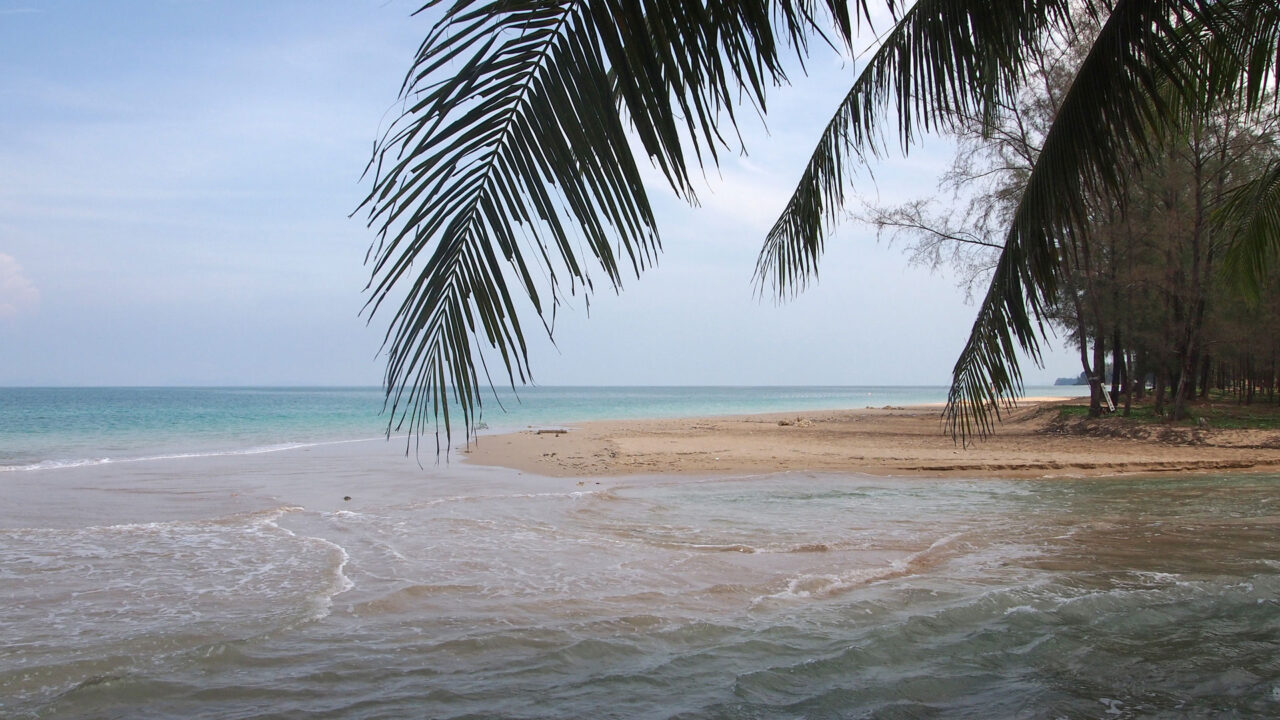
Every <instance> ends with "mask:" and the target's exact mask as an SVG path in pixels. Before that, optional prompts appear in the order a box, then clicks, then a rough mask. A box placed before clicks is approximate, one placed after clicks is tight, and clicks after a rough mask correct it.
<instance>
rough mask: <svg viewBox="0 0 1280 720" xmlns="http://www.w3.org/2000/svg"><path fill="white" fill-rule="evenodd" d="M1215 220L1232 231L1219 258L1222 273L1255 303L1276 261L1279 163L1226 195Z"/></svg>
mask: <svg viewBox="0 0 1280 720" xmlns="http://www.w3.org/2000/svg"><path fill="white" fill-rule="evenodd" d="M1217 220H1218V222H1219V223H1221V224H1222V225H1224V226H1225V227H1227V228H1229V229H1234V230H1235V232H1234V233H1233V234H1232V236H1231V240H1230V242H1229V244H1228V245H1227V249H1226V252H1225V253H1224V254H1223V257H1222V273H1223V275H1224V276H1225V277H1226V278H1227V279H1228V281H1229V282H1231V283H1232V284H1233V285H1234V286H1235V287H1238V288H1240V289H1242V290H1244V291H1245V293H1246V295H1247V296H1248V297H1250V298H1252V299H1253V300H1255V301H1256V300H1257V299H1258V297H1259V295H1260V294H1261V291H1262V287H1263V286H1264V284H1265V283H1266V279H1267V275H1268V274H1269V273H1270V272H1272V271H1273V270H1274V269H1275V267H1276V263H1277V261H1278V260H1280V160H1272V161H1271V162H1269V163H1268V164H1267V166H1266V167H1265V168H1264V169H1263V171H1262V172H1261V173H1259V174H1258V175H1257V177H1254V178H1251V179H1250V180H1248V181H1246V182H1243V183H1241V184H1240V185H1238V186H1236V187H1235V188H1232V189H1231V190H1230V191H1228V192H1227V194H1226V196H1225V197H1224V199H1223V202H1222V205H1221V206H1220V207H1219V209H1218V211H1217Z"/></svg>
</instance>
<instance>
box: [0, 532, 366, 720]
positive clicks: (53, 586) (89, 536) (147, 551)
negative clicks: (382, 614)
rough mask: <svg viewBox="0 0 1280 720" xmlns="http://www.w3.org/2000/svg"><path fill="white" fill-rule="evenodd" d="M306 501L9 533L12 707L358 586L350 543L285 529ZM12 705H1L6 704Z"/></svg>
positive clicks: (326, 602) (251, 627)
mask: <svg viewBox="0 0 1280 720" xmlns="http://www.w3.org/2000/svg"><path fill="white" fill-rule="evenodd" d="M298 510H300V508H294V507H280V508H276V509H274V510H269V511H263V512H255V513H247V514H241V515H234V516H229V517H224V518H218V519H215V520H208V521H197V522H165V523H145V524H130V525H111V526H102V527H88V528H79V529H16V530H0V568H3V573H4V577H3V578H2V579H3V581H4V586H5V595H6V607H5V612H4V613H2V614H0V636H3V637H6V638H21V640H20V641H18V642H14V643H12V644H10V645H9V647H8V648H7V652H6V653H5V654H4V655H3V656H0V685H3V686H4V687H5V688H6V692H5V699H3V700H0V703H4V704H9V705H13V704H21V703H26V702H28V701H39V700H41V699H48V698H49V697H51V696H56V695H58V694H61V693H66V692H71V691H79V690H81V689H84V688H88V687H92V686H95V685H99V684H102V683H112V682H116V681H117V679H118V677H119V676H123V675H128V674H129V673H130V672H132V671H133V670H134V669H135V668H137V667H145V666H155V665H163V664H165V663H168V662H171V661H173V659H174V658H175V657H176V656H180V655H183V654H184V653H193V652H194V653H202V652H203V653H208V652H213V649H214V648H216V647H218V646H219V644H221V643H225V642H227V641H233V640H237V639H244V638H249V637H254V636H259V635H262V634H264V633H268V632H272V631H275V630H278V629H281V628H284V627H288V626H290V625H293V624H296V623H299V622H305V621H309V620H316V619H319V618H322V617H324V616H325V615H327V614H328V613H329V611H330V607H331V603H332V597H333V596H334V595H336V594H338V593H341V592H344V591H345V590H347V589H349V588H350V587H351V584H350V580H349V579H348V578H347V576H346V575H345V573H344V568H345V566H346V564H347V563H348V561H349V557H348V556H347V553H346V551H345V550H344V549H343V548H342V547H341V546H339V545H336V544H334V543H333V542H331V541H328V540H324V539H321V538H314V537H305V536H299V535H296V534H294V533H293V532H291V531H289V530H287V529H285V528H282V527H281V526H280V525H279V524H278V521H279V519H280V518H281V517H283V516H284V515H286V514H288V513H291V512H297V511H298ZM3 706H4V705H2V704H0V707H3Z"/></svg>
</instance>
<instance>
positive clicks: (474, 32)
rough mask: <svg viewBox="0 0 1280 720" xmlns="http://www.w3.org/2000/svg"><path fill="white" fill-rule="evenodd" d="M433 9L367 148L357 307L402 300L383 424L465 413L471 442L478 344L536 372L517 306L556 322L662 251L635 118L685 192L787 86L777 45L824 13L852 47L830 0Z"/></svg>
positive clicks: (657, 0)
mask: <svg viewBox="0 0 1280 720" xmlns="http://www.w3.org/2000/svg"><path fill="white" fill-rule="evenodd" d="M859 7H861V6H859ZM427 11H430V12H437V11H438V12H442V13H443V17H442V19H440V20H439V21H438V22H437V23H436V24H435V26H434V27H433V28H432V30H431V31H430V32H429V33H428V35H427V37H426V39H425V40H424V41H423V43H422V45H421V46H420V47H419V50H418V53H417V57H416V59H415V62H414V65H413V67H412V68H411V70H410V72H409V73H408V75H407V76H406V79H405V82H404V85H403V87H402V91H401V94H402V97H403V99H404V101H405V104H406V109H405V111H404V113H403V114H402V115H401V117H400V118H399V119H398V120H397V121H396V122H395V123H394V124H393V125H392V126H391V128H390V129H389V130H388V131H387V132H386V134H385V135H384V136H383V138H382V139H381V141H380V142H379V143H378V145H377V146H376V148H375V152H374V156H373V159H372V160H371V162H370V166H369V170H368V172H370V173H372V175H373V188H372V190H371V192H370V193H369V195H368V196H367V197H366V198H365V200H364V201H363V203H362V205H361V208H363V209H366V210H367V211H368V222H369V225H370V226H371V227H374V228H376V230H377V233H378V236H377V240H376V241H375V243H374V244H373V246H372V247H371V248H370V251H369V256H368V262H369V263H370V265H371V267H372V272H371V280H370V284H369V288H368V289H369V291H370V297H369V299H368V302H367V304H366V311H367V312H368V313H369V315H370V316H371V317H372V315H374V314H376V313H377V312H379V310H380V309H381V308H382V307H383V305H384V303H392V304H394V305H395V310H394V315H393V316H392V319H391V323H390V326H389V328H388V330H387V334H386V337H385V340H384V347H385V348H386V349H387V354H388V362H387V370H386V375H385V378H384V383H385V388H386V404H387V408H388V410H389V413H390V420H389V423H388V433H390V432H391V431H392V430H393V429H408V430H410V431H411V433H412V435H413V436H414V437H417V436H419V435H420V434H421V432H422V431H423V430H425V429H427V426H428V424H429V423H432V422H434V424H435V428H436V440H437V452H438V451H439V450H440V432H439V431H440V429H441V427H442V426H443V430H444V435H445V442H446V446H447V444H448V443H449V442H451V426H452V425H453V424H455V422H456V420H458V419H460V420H461V422H462V424H463V426H464V428H465V429H466V433H467V438H468V440H469V439H470V433H471V429H472V427H473V426H474V424H475V422H476V419H477V417H478V413H479V411H480V409H481V405H482V403H481V398H480V385H481V373H483V375H484V376H485V380H486V381H488V382H489V383H490V384H492V378H491V377H490V376H489V370H488V365H487V361H486V353H488V352H490V351H493V352H495V353H496V355H497V357H499V358H500V359H501V362H502V369H503V370H505V373H506V375H507V380H508V381H509V382H510V383H511V384H512V385H514V384H515V383H516V382H517V381H519V382H526V381H527V380H528V379H529V377H530V374H529V366H528V350H527V343H526V340H525V331H524V327H523V325H522V323H521V320H520V316H521V310H520V308H521V307H522V306H523V304H524V303H525V302H527V303H528V304H529V305H531V306H532V309H533V312H535V313H536V314H538V315H539V316H540V317H542V318H543V324H544V327H545V328H546V331H547V332H548V333H550V325H548V324H547V322H546V317H547V315H548V314H554V312H555V310H556V308H557V306H558V305H559V304H560V303H561V301H562V298H563V293H565V292H569V293H577V292H579V291H581V292H582V293H584V294H589V293H591V292H592V291H593V289H594V284H593V281H592V274H591V267H592V266H593V265H594V266H598V268H599V269H600V270H601V271H603V273H604V275H605V277H606V278H607V280H608V283H609V286H610V287H612V288H613V289H615V290H616V289H618V288H619V287H620V286H621V283H622V278H623V274H624V272H631V273H633V274H639V273H640V272H641V271H642V270H643V269H644V268H646V267H647V266H649V265H651V264H652V263H653V262H654V260H655V257H656V254H657V252H658V251H659V249H660V246H661V244H660V239H659V237H658V234H657V228H656V223H655V220H654V217H653V213H652V210H651V208H650V205H649V201H648V198H647V195H646V192H645V188H644V186H643V184H642V182H641V179H640V174H639V171H638V168H637V163H636V159H635V157H634V156H633V154H632V151H631V146H630V144H629V140H630V138H631V135H630V134H629V133H628V130H630V131H631V133H634V137H635V138H636V139H637V140H638V142H639V144H640V145H641V147H642V148H643V149H644V152H645V153H646V154H648V155H649V157H650V159H651V161H652V162H653V163H654V164H655V165H656V166H657V167H659V168H660V169H661V171H662V172H663V173H664V175H665V176H666V178H667V180H668V182H669V183H670V184H671V186H672V187H673V188H675V190H676V191H677V192H678V193H681V194H683V195H684V196H686V197H689V198H692V197H693V190H692V186H691V183H690V181H689V166H690V164H691V163H690V160H689V158H688V157H687V156H686V150H688V149H690V148H691V149H692V151H693V154H694V159H695V160H696V162H698V163H700V164H701V163H703V162H707V161H709V162H715V160H716V158H717V152H718V148H720V147H725V146H727V145H728V143H727V142H726V141H725V139H724V138H723V137H722V136H721V131H722V129H724V128H726V127H727V128H730V129H733V128H735V127H736V124H737V120H736V117H735V116H734V109H735V107H736V106H737V104H738V103H739V102H741V101H743V100H744V99H745V101H746V102H748V103H749V104H754V105H756V106H757V107H759V108H760V109H761V110H763V108H764V103H765V93H766V89H767V88H768V87H769V86H770V85H774V84H777V83H780V82H783V81H784V80H785V74H784V72H783V54H784V51H785V50H786V49H787V48H788V47H790V48H792V49H793V50H794V51H795V52H796V53H797V54H800V55H803V54H804V53H805V52H807V45H806V43H807V42H808V38H810V37H811V36H814V35H815V34H816V35H821V29H820V28H822V27H823V26H824V24H827V23H828V22H829V25H827V26H834V28H835V34H836V40H838V41H841V42H845V43H847V42H848V41H849V38H850V37H851V36H852V28H851V25H850V23H851V18H850V15H849V11H848V5H847V4H846V3H843V2H840V1H839V0H748V1H733V0H716V1H713V2H689V1H688V0H652V1H651V2H647V3H643V4H641V3H632V2H627V1H626V0H458V1H457V2H451V3H446V2H445V1H444V0H432V1H431V2H428V3H427V4H426V5H424V6H423V8H422V9H421V10H420V12H427ZM823 37H826V36H825V35H823ZM565 284H567V286H568V287H567V290H566V288H565ZM393 298H394V300H393ZM477 367H479V368H480V371H478V370H477ZM451 412H452V413H454V415H451ZM459 413H460V418H459V417H458V416H457V415H458V414H459Z"/></svg>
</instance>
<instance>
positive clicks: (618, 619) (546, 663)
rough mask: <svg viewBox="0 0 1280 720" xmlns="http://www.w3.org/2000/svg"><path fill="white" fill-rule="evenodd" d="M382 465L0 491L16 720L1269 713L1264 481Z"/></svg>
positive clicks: (154, 466)
mask: <svg viewBox="0 0 1280 720" xmlns="http://www.w3.org/2000/svg"><path fill="white" fill-rule="evenodd" d="M399 449H400V448H396V447H387V446H386V445H383V444H381V443H376V442H375V443H351V444H338V445H330V446H317V447H313V448H308V449H298V450H290V451H286V452H278V453H264V454H259V455H242V456H231V457H207V458H188V459H171V460H157V461H147V462H136V463H119V464H104V465H98V466H92V467H80V468H62V469H57V468H52V469H42V470H33V471H30V472H11V473H6V474H5V476H3V477H0V485H2V488H3V496H4V498H5V500H4V503H3V504H2V505H0V638H3V642H2V645H0V716H2V717H6V718H7V717H17V718H24V717H40V718H116V717H118V718H168V717H208V718H214V717H217V718H228V717H230V718H267V717H281V718H286V717H303V716H307V717H313V716H315V717H331V718H398V717H441V718H443V717H529V718H532V717H563V718H572V717H617V718H630V717H655V718H657V717H662V718H665V717H682V718H775V717H776V718H795V717H808V718H826V717H972V718H986V717H1044V718H1057V717H1153V716H1154V717H1223V716H1228V717H1230V716H1235V717H1263V716H1274V715H1277V714H1280V532H1278V531H1280V479H1277V478H1276V477H1275V476H1261V475H1254V476H1250V475H1238V476H1232V477H1215V476H1210V475H1201V476H1182V477H1174V478H1143V479H1105V478H1102V479H1088V480H1052V481H1046V480H998V479H977V480H966V479H947V480H931V479H920V478H876V477H871V476H866V475H855V474H839V473H804V472H794V473H783V474H773V475H757V476H746V477H706V478H698V477H670V476H652V477H646V478H613V479H549V478H542V477H537V476H531V475H523V474H519V473H516V472H513V471H509V470H500V469H491V468H476V467H465V466H458V465H456V464H455V465H447V464H445V465H434V464H427V465H426V467H425V468H421V469H420V468H419V467H418V466H417V465H416V464H415V463H414V462H413V461H412V460H406V459H405V458H404V457H403V456H402V455H400V454H399V452H398V450H399ZM345 496H350V497H351V500H349V501H348V500H343V498H344V497H345Z"/></svg>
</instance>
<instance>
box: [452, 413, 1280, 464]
mask: <svg viewBox="0 0 1280 720" xmlns="http://www.w3.org/2000/svg"><path fill="white" fill-rule="evenodd" d="M1064 402H1070V401H1063V400H1058V399H1052V400H1050V399H1041V398H1030V399H1027V400H1024V401H1023V402H1022V403H1020V404H1019V406H1018V408H1017V409H1015V410H1014V411H1013V412H1012V413H1009V414H1007V415H1006V416H1005V420H1004V422H1002V423H1001V424H1000V425H999V426H998V427H997V430H996V433H995V434H994V435H993V436H991V437H988V438H985V439H980V440H978V441H977V442H975V443H972V444H970V445H969V446H968V447H963V446H961V445H960V444H957V443H956V442H954V441H953V440H952V438H951V437H950V436H949V435H947V434H946V433H944V431H943V427H942V420H941V410H942V408H941V406H940V405H933V406H912V407H887V408H880V409H871V408H868V409H864V410H843V411H817V412H800V413H795V412H792V413H769V414H762V415H742V416H730V417H708V418H693V419H690V418H680V419H661V420H619V421H601V422H584V423H576V424H572V425H566V426H556V427H531V428H528V429H526V430H523V431H520V432H517V433H512V434H506V435H491V436H483V437H481V438H479V440H478V441H476V442H474V443H473V444H472V446H471V447H470V448H469V449H468V451H467V455H468V459H469V461H470V462H471V463H475V464H480V465H491V466H499V467H507V468H513V469H516V470H520V471H524V472H529V473H535V474H538V475H543V476H550V477H592V476H596V477H602V476H603V477H609V476H623V475H640V474H654V473H661V474H697V475H706V474H742V473H768V472H780V471H795V470H819V471H841V472H859V473H868V474H872V475H908V476H935V477H1009V478H1026V477H1074V476H1103V475H1127V474H1140V473H1160V474H1169V473H1180V472H1215V473H1220V472H1232V471H1235V472H1267V471H1276V470H1277V469H1280V432H1276V431H1270V430H1237V429H1223V428H1187V427H1174V426H1163V425H1160V426H1151V425H1144V426H1134V425H1131V424H1128V423H1122V422H1120V421H1118V420H1116V421H1110V422H1108V421H1102V422H1092V423H1084V422H1079V421H1063V420H1060V419H1059V412H1058V406H1059V405H1061V404H1063V403H1064Z"/></svg>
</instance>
